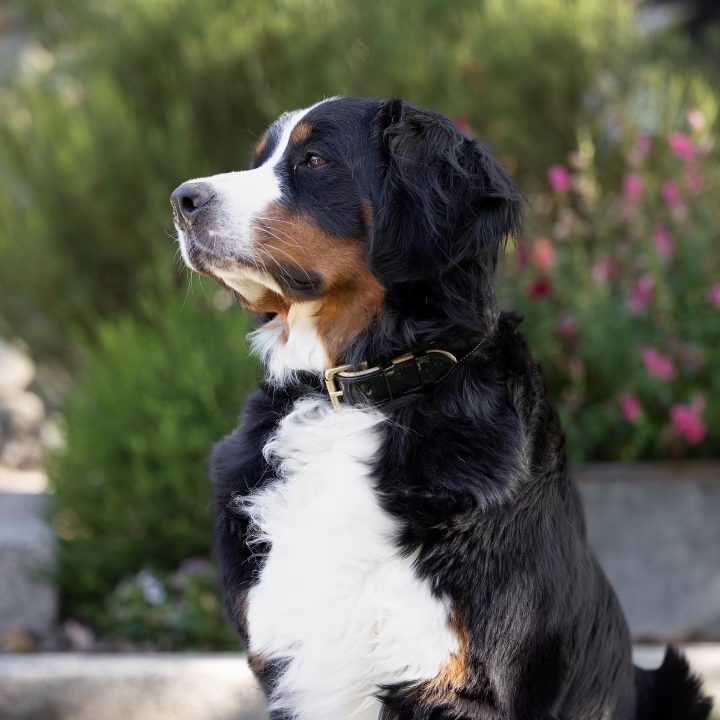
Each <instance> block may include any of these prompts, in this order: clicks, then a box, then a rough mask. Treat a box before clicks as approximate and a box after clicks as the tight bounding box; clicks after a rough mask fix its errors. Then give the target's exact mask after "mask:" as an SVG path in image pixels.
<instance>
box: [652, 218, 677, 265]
mask: <svg viewBox="0 0 720 720" xmlns="http://www.w3.org/2000/svg"><path fill="white" fill-rule="evenodd" d="M653 244H654V245H655V250H657V254H658V255H659V256H660V258H661V259H662V260H664V261H666V262H667V261H668V260H671V259H672V257H673V255H675V243H673V241H672V237H671V235H670V231H669V230H668V229H667V228H666V227H665V226H664V225H658V226H657V227H656V228H655V230H653Z"/></svg>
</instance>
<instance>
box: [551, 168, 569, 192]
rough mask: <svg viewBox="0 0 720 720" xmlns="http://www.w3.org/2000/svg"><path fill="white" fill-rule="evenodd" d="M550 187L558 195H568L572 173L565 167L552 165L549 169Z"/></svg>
mask: <svg viewBox="0 0 720 720" xmlns="http://www.w3.org/2000/svg"><path fill="white" fill-rule="evenodd" d="M547 175H548V180H549V181H550V187H551V188H552V189H553V190H554V191H555V192H558V193H566V192H567V191H568V190H569V189H570V173H569V172H568V169H567V168H566V167H565V166H564V165H560V164H558V165H551V166H550V167H549V168H548V173H547Z"/></svg>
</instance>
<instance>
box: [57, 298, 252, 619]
mask: <svg viewBox="0 0 720 720" xmlns="http://www.w3.org/2000/svg"><path fill="white" fill-rule="evenodd" d="M219 297H222V296H219ZM207 305H210V303H201V302H199V299H197V298H195V299H194V300H193V301H192V302H191V301H190V300H188V301H187V302H185V303H183V296H182V295H180V296H170V297H169V299H168V300H167V301H166V302H164V303H162V304H160V303H158V302H156V301H145V302H144V303H143V316H142V318H141V319H139V320H138V319H135V318H132V317H124V318H121V319H120V320H117V321H113V322H106V323H104V324H102V325H101V326H100V328H99V332H98V336H99V337H98V346H97V348H96V349H94V350H92V351H91V352H90V353H89V355H88V359H87V367H86V369H85V372H84V373H83V374H82V376H81V378H80V380H79V382H78V384H77V386H76V388H75V390H74V392H73V393H72V395H71V397H70V398H69V400H68V402H67V406H66V409H65V410H66V424H67V435H68V444H67V450H66V451H65V452H64V453H62V454H61V455H59V456H58V457H57V458H56V459H55V461H54V463H53V466H52V468H51V480H52V484H53V487H54V490H55V494H54V498H53V510H52V520H53V524H54V526H55V528H56V530H57V532H58V534H59V536H60V538H61V545H60V558H59V574H58V580H59V584H60V590H61V592H62V598H63V605H64V611H65V613H66V614H71V615H76V616H78V617H80V618H82V619H86V620H87V619H90V620H93V619H96V618H97V615H98V612H99V609H100V608H101V607H102V603H103V601H104V598H105V597H106V596H107V595H108V594H109V593H110V591H112V590H113V588H114V587H115V586H116V585H117V584H118V582H120V581H121V580H122V579H123V578H125V577H126V576H129V575H133V574H135V573H136V572H138V571H139V570H140V569H142V568H144V567H149V568H153V569H154V570H156V571H158V572H163V571H170V570H173V569H175V568H176V567H177V565H178V563H179V562H180V561H182V560H183V559H184V558H188V557H192V556H195V555H199V556H208V555H209V554H210V544H211V532H210V528H211V524H212V517H213V512H212V507H211V499H210V498H211V493H210V487H209V483H208V481H207V479H206V473H205V468H204V462H203V461H204V458H205V456H206V455H207V453H208V451H209V449H210V445H211V443H212V442H213V441H215V440H217V439H219V438H220V437H222V435H223V434H225V433H226V432H229V431H230V430H231V429H232V427H233V426H234V424H235V420H236V417H237V414H238V411H239V407H240V404H241V402H242V396H243V394H244V392H245V391H246V389H247V388H248V385H249V384H250V383H251V382H253V381H254V380H255V370H254V366H253V365H251V364H249V363H248V361H247V359H246V356H247V353H246V349H245V344H244V329H245V328H244V323H243V322H242V316H241V315H240V314H239V313H237V312H230V311H228V312H220V311H218V310H217V309H214V308H212V307H207Z"/></svg>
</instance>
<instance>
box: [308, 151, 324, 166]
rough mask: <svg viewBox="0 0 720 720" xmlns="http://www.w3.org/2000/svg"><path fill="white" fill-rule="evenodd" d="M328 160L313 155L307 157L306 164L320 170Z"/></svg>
mask: <svg viewBox="0 0 720 720" xmlns="http://www.w3.org/2000/svg"><path fill="white" fill-rule="evenodd" d="M326 162H327V160H325V158H321V157H320V156H319V155H313V154H312V153H311V154H310V155H308V156H307V160H305V164H306V165H307V166H308V167H310V168H319V167H322V166H323V165H324V164H325V163H326Z"/></svg>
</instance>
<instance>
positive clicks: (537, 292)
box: [528, 279, 552, 300]
mask: <svg viewBox="0 0 720 720" xmlns="http://www.w3.org/2000/svg"><path fill="white" fill-rule="evenodd" d="M551 292H552V284H551V282H550V281H549V280H546V279H541V280H536V281H535V282H534V283H533V284H532V285H530V288H529V289H528V295H529V296H530V297H531V298H532V299H533V300H539V299H540V298H544V297H547V296H548V295H549V294H550V293H551Z"/></svg>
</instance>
